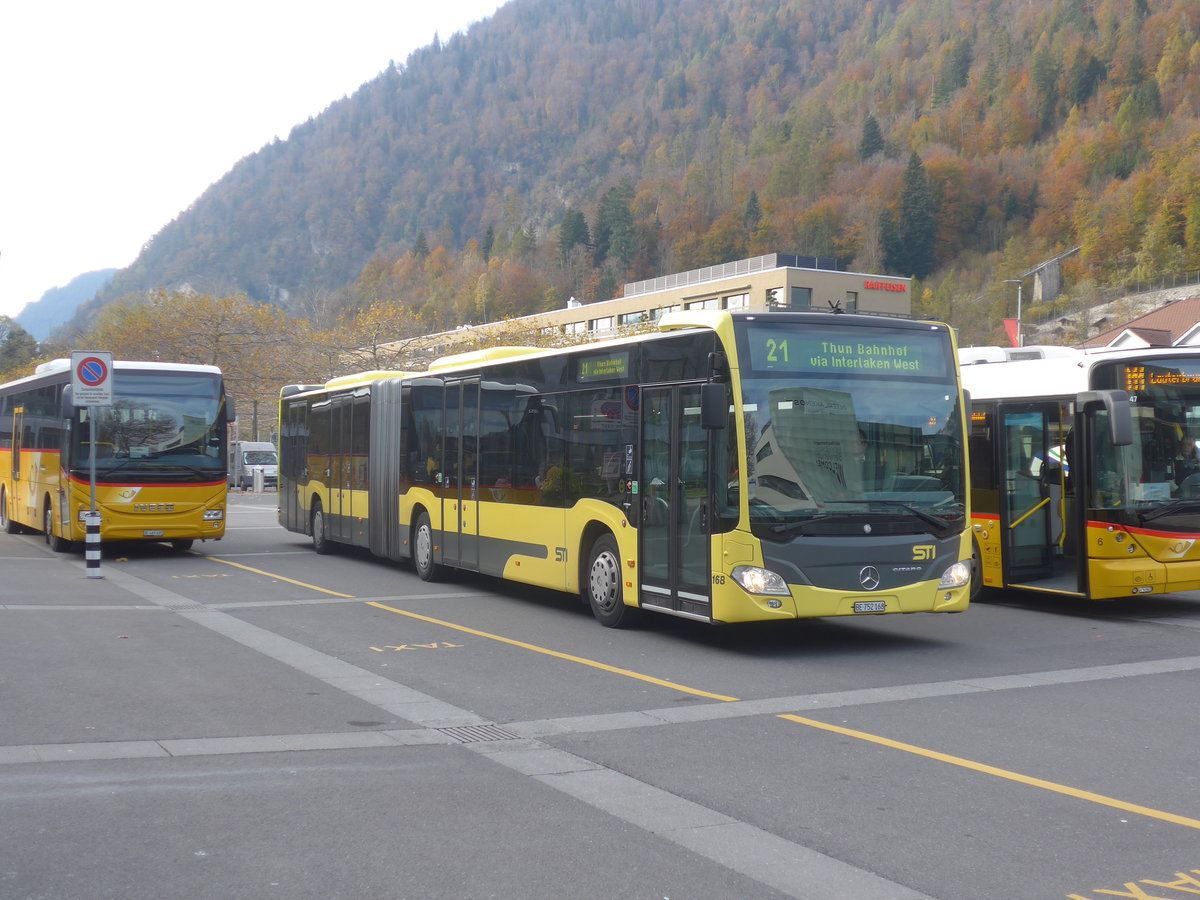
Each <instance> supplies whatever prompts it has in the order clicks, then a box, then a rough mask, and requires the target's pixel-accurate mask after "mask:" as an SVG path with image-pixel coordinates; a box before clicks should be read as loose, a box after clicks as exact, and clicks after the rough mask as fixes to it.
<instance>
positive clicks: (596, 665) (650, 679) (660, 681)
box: [367, 600, 738, 702]
mask: <svg viewBox="0 0 1200 900" xmlns="http://www.w3.org/2000/svg"><path fill="white" fill-rule="evenodd" d="M367 606H374V607H375V608H376V609H382V610H384V611H386V612H390V613H395V614H396V615H398V616H408V617H409V618H410V619H418V620H420V621H422V622H428V623H430V624H431V625H441V626H442V627H443V628H451V629H453V630H455V631H461V632H463V633H464V634H472V635H474V636H475V637H481V638H487V639H488V640H489V641H498V642H499V643H501V644H509V645H511V646H513V647H520V648H521V649H523V650H530V651H532V652H534V653H541V654H542V655H543V656H553V657H554V658H556V659H564V660H566V661H567V662H573V663H578V664H579V665H581V666H588V667H590V668H593V669H599V670H600V671H602V672H611V673H613V674H614V675H623V676H625V677H626V678H633V679H636V680H637V681H645V682H647V683H649V684H657V685H659V686H660V687H666V688H670V689H671V690H673V691H682V692H683V693H685V694H691V695H692V696H694V697H705V698H707V699H709V700H722V701H725V702H731V701H734V700H737V699H738V698H737V697H726V696H725V695H724V694H714V693H712V692H711V691H702V690H700V689H699V688H693V687H688V686H687V685H685V684H678V683H676V682H674V681H668V680H666V679H665V678H656V677H654V676H653V675H645V674H643V673H641V672H634V671H633V670H632V669H622V668H619V667H617V666H610V665H608V664H607V663H602V662H597V661H596V660H594V659H587V658H586V657H583V656H573V655H571V654H570V653H562V652H560V651H558V650H551V649H549V648H547V647H539V646H538V645H537V644H530V643H527V642H526V641H518V640H516V639H515V638H508V637H504V636H503V635H499V634H491V633H490V632H487V631H480V630H479V629H477V628H470V627H468V626H466V625H458V624H456V623H454V622H447V621H445V620H444V619H435V618H433V617H431V616H423V615H421V614H420V613H415V612H409V611H408V610H405V609H396V607H394V606H388V605H387V604H386V603H380V602H378V601H376V600H372V601H369V602H368V603H367Z"/></svg>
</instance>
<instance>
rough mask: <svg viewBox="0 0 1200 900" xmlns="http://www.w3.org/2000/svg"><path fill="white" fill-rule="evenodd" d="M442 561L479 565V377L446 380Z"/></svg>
mask: <svg viewBox="0 0 1200 900" xmlns="http://www.w3.org/2000/svg"><path fill="white" fill-rule="evenodd" d="M445 395H446V407H445V414H446V420H445V421H446V445H445V448H444V452H443V459H442V471H443V472H444V473H445V483H444V484H443V489H444V490H443V493H442V523H443V525H442V527H443V528H444V529H445V530H444V533H443V535H442V547H443V550H442V562H445V563H446V564H447V565H452V566H457V567H458V568H460V569H470V570H472V571H477V570H478V569H479V498H478V483H479V468H478V466H479V463H478V459H479V446H478V445H479V379H478V378H467V379H463V380H461V381H448V382H447V383H446V392H445Z"/></svg>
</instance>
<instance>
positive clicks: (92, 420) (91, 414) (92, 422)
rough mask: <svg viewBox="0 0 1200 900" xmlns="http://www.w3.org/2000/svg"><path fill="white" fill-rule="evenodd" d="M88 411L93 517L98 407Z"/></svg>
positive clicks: (92, 508)
mask: <svg viewBox="0 0 1200 900" xmlns="http://www.w3.org/2000/svg"><path fill="white" fill-rule="evenodd" d="M87 411H88V471H89V472H90V473H91V490H90V493H89V499H90V501H91V505H90V506H89V507H88V509H89V510H91V513H92V515H93V516H94V515H95V514H96V407H94V406H89V407H88V408H87Z"/></svg>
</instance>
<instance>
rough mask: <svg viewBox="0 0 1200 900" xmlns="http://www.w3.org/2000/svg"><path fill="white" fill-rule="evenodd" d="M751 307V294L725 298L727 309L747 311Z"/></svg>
mask: <svg viewBox="0 0 1200 900" xmlns="http://www.w3.org/2000/svg"><path fill="white" fill-rule="evenodd" d="M749 306H750V295H749V294H733V295H731V296H729V297H726V298H725V308H726V309H747V308H749Z"/></svg>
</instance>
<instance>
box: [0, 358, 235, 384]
mask: <svg viewBox="0 0 1200 900" xmlns="http://www.w3.org/2000/svg"><path fill="white" fill-rule="evenodd" d="M113 369H114V370H116V371H118V372H132V371H141V372H191V373H204V374H208V375H220V374H221V370H220V369H219V368H217V367H216V366H207V365H198V364H192V363H168V362H147V361H138V360H128V359H114V360H113ZM70 371H71V360H69V359H52V360H50V361H48V362H44V363H41V364H40V365H39V366H38V367H37V368H36V369H34V371H33V374H32V375H26V376H25V377H24V378H18V379H16V380H14V381H9V382H7V383H6V384H0V389H7V388H10V387H18V386H21V385H24V384H31V383H33V382H35V381H41V380H45V379H50V380H52V381H53V380H54V376H58V375H69V374H70Z"/></svg>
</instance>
